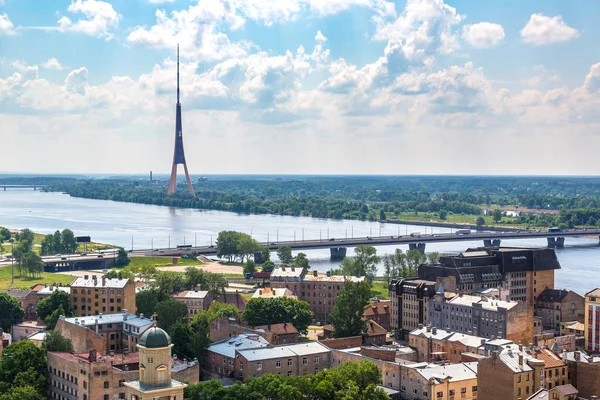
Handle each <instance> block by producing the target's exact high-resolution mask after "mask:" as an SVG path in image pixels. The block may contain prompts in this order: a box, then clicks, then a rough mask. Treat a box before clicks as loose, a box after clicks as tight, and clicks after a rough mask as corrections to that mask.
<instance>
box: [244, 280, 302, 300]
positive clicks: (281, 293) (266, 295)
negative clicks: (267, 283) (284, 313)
mask: <svg viewBox="0 0 600 400" xmlns="http://www.w3.org/2000/svg"><path fill="white" fill-rule="evenodd" d="M269 276H270V275H269ZM278 297H291V298H293V299H296V298H297V297H296V296H295V295H294V293H293V292H292V291H291V290H290V289H287V288H270V287H265V288H262V289H256V292H254V294H253V295H252V298H253V299H256V298H263V299H275V298H278Z"/></svg>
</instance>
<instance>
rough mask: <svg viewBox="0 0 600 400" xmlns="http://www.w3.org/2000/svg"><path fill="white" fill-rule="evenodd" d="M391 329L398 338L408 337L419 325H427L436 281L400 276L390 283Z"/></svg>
mask: <svg viewBox="0 0 600 400" xmlns="http://www.w3.org/2000/svg"><path fill="white" fill-rule="evenodd" d="M389 293H390V307H391V308H390V329H392V330H393V331H394V334H395V336H396V338H399V339H406V337H407V335H408V333H409V332H410V331H412V330H415V329H417V328H418V327H419V325H427V322H428V315H429V310H428V306H429V299H430V298H431V297H433V296H434V295H435V281H427V280H423V279H419V278H398V279H394V280H392V283H391V284H390V290H389Z"/></svg>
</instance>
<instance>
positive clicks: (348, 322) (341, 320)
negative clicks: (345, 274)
mask: <svg viewBox="0 0 600 400" xmlns="http://www.w3.org/2000/svg"><path fill="white" fill-rule="evenodd" d="M370 298H371V285H370V284H369V282H367V281H362V282H352V281H350V280H347V281H346V282H345V283H344V287H343V288H342V290H341V291H340V293H339V294H338V296H337V299H336V301H335V305H334V306H333V309H332V310H331V315H330V317H331V323H332V324H333V328H334V332H333V334H334V336H335V337H338V338H341V337H349V336H358V335H361V334H362V333H363V332H364V331H365V330H366V328H367V325H366V322H365V321H364V320H363V312H364V309H365V306H366V305H367V304H368V303H369V299H370Z"/></svg>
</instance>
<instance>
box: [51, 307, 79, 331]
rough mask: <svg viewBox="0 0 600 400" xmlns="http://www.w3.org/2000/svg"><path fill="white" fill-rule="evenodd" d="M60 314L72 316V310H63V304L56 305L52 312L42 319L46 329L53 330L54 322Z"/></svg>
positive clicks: (55, 322)
mask: <svg viewBox="0 0 600 400" xmlns="http://www.w3.org/2000/svg"><path fill="white" fill-rule="evenodd" d="M61 315H62V316H65V317H72V316H73V315H74V314H73V311H71V310H69V309H66V310H65V309H64V308H63V306H60V307H58V308H57V309H56V310H54V311H53V312H52V314H50V315H49V316H47V317H46V320H45V321H44V322H45V323H46V329H47V330H53V329H54V328H55V327H56V324H57V322H58V320H59V318H60V317H61Z"/></svg>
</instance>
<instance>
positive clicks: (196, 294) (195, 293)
mask: <svg viewBox="0 0 600 400" xmlns="http://www.w3.org/2000/svg"><path fill="white" fill-rule="evenodd" d="M206 296H208V291H206V290H184V291H183V292H179V293H175V294H174V295H173V297H176V298H185V299H204V298H206Z"/></svg>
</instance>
